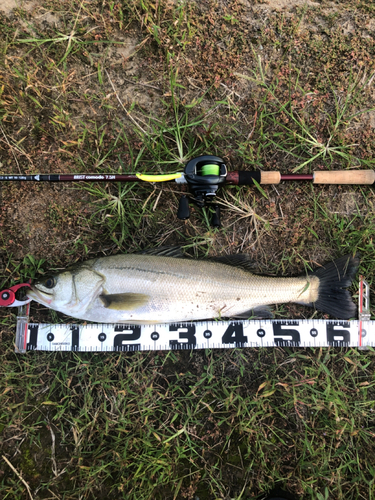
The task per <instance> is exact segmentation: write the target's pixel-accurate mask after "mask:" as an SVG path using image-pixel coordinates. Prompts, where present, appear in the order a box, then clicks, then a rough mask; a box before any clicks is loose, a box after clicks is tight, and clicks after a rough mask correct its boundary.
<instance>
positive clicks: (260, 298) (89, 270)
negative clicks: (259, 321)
mask: <svg viewBox="0 0 375 500" xmlns="http://www.w3.org/2000/svg"><path fill="white" fill-rule="evenodd" d="M253 266H254V264H253V263H252V262H251V258H250V257H249V255H247V254H236V255H233V256H223V257H216V258H212V259H203V260H199V259H192V258H186V257H184V256H183V254H182V253H181V251H180V250H177V251H176V250H173V249H172V250H166V249H165V248H162V249H160V250H158V249H153V250H151V251H149V252H144V253H135V254H117V255H113V256H107V257H99V258H96V259H91V260H88V261H85V262H82V263H80V264H78V265H76V266H75V267H72V268H68V269H66V270H65V271H62V272H60V273H58V274H51V275H48V276H46V277H43V278H42V279H40V280H39V281H37V282H36V283H35V284H32V286H31V289H30V290H29V291H28V292H27V295H28V297H29V298H31V299H32V300H34V301H36V302H39V303H40V304H43V305H45V306H47V307H49V308H51V309H54V310H56V311H60V312H62V313H64V314H66V315H68V316H71V317H73V318H77V319H81V320H86V321H91V322H95V323H126V324H130V325H132V324H134V325H137V324H152V323H155V324H156V323H158V324H160V323H175V322H184V321H198V320H205V319H214V318H219V319H223V318H250V317H254V316H255V317H272V313H270V309H269V306H270V305H271V304H285V303H297V304H303V305H305V306H311V307H314V308H315V309H317V310H319V311H322V312H324V313H328V314H329V315H330V316H333V317H335V318H338V319H349V318H353V317H354V316H355V314H356V306H355V304H354V303H353V301H352V297H351V294H350V292H349V291H348V290H347V288H348V287H349V286H350V285H351V283H352V280H353V278H354V276H355V274H356V273H357V270H358V266H359V257H358V256H356V255H354V256H352V255H346V256H343V257H340V258H338V259H336V260H334V261H332V262H329V263H328V264H326V265H324V266H322V267H318V268H317V269H316V270H314V271H312V272H310V273H305V274H304V275H302V276H298V277H272V276H262V275H259V274H256V273H254V272H253V271H252V270H253Z"/></svg>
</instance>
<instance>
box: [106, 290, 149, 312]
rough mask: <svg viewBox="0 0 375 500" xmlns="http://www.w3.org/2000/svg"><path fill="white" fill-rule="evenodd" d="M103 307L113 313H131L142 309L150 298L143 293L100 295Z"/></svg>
mask: <svg viewBox="0 0 375 500" xmlns="http://www.w3.org/2000/svg"><path fill="white" fill-rule="evenodd" d="M99 299H100V300H101V301H102V303H103V305H104V307H106V308H107V309H112V310H115V311H132V310H134V309H137V308H138V307H142V306H144V305H146V304H147V302H148V301H149V300H150V296H149V295H146V294H145V293H114V294H109V295H100V296H99Z"/></svg>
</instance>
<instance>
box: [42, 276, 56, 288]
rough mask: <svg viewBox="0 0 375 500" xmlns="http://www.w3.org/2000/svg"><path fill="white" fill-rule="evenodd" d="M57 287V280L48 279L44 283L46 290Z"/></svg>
mask: <svg viewBox="0 0 375 500" xmlns="http://www.w3.org/2000/svg"><path fill="white" fill-rule="evenodd" d="M55 285H56V280H55V278H52V277H51V278H47V279H46V281H45V282H44V286H45V287H46V288H53V287H54V286H55Z"/></svg>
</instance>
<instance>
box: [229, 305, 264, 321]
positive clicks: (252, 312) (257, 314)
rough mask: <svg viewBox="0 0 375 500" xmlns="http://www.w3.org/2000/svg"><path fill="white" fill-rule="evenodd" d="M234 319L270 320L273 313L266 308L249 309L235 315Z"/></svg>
mask: <svg viewBox="0 0 375 500" xmlns="http://www.w3.org/2000/svg"><path fill="white" fill-rule="evenodd" d="M236 318H239V319H248V318H253V319H257V318H262V319H272V318H273V313H272V311H271V309H270V308H269V307H268V306H258V307H254V309H249V310H248V311H245V312H243V313H241V314H236Z"/></svg>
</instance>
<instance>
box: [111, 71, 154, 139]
mask: <svg viewBox="0 0 375 500" xmlns="http://www.w3.org/2000/svg"><path fill="white" fill-rule="evenodd" d="M105 73H106V75H107V77H108V80H109V83H110V84H111V86H112V88H113V92H114V93H115V96H116V98H117V100H118V102H119V103H120V106H121V107H122V109H123V110H124V111H125V113H126V114H127V116H128V118H129V119H130V120H131V121H132V122H133V123H134V125H135V126H136V127H137V128H139V130H140V131H141V132H143V133H144V134H145V135H147V132H146V131H145V130H143V128H142V127H141V126H140V125H139V124H138V123H137V122H136V121H135V120H134V118H133V117H132V116H131V114H130V113H129V111H128V110H127V109H126V108H125V106H124V105H123V104H122V102H121V99H120V98H119V96H118V94H117V92H116V89H115V86H114V85H113V83H112V80H111V77H110V76H109V74H108V71H107V70H106V69H105Z"/></svg>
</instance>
